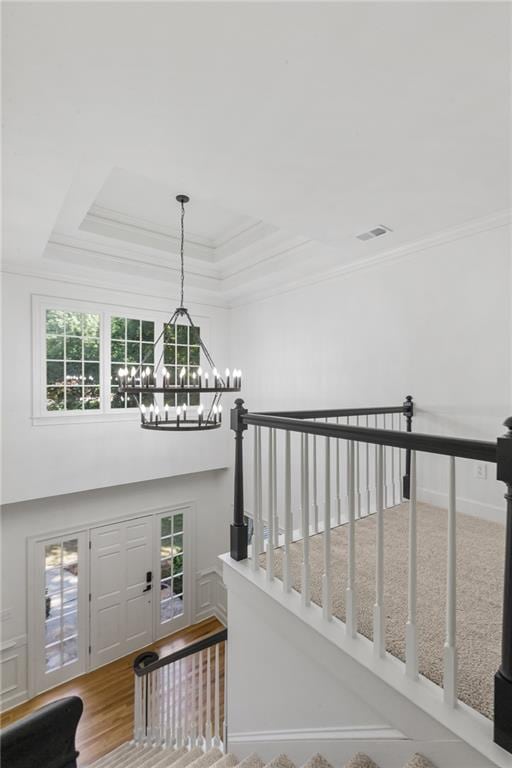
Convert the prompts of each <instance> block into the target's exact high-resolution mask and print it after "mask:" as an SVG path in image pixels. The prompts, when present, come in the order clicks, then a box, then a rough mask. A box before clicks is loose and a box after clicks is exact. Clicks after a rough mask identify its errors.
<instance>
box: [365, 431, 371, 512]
mask: <svg viewBox="0 0 512 768" xmlns="http://www.w3.org/2000/svg"><path fill="white" fill-rule="evenodd" d="M366 427H369V418H368V416H366ZM365 449H366V451H365V452H366V514H367V515H369V514H370V503H371V498H370V497H371V494H370V443H366V444H365Z"/></svg>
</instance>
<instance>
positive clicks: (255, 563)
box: [251, 427, 261, 571]
mask: <svg viewBox="0 0 512 768" xmlns="http://www.w3.org/2000/svg"><path fill="white" fill-rule="evenodd" d="M260 429H261V428H260V427H254V456H253V479H254V506H253V529H252V553H251V555H252V567H253V568H254V570H255V571H257V570H258V568H259V560H258V556H259V550H258V542H259V515H258V510H259V506H260V496H261V485H260V473H259V461H261V447H260Z"/></svg>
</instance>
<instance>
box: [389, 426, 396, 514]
mask: <svg viewBox="0 0 512 768" xmlns="http://www.w3.org/2000/svg"><path fill="white" fill-rule="evenodd" d="M394 424H395V414H394V413H392V414H391V429H392V430H393V429H394ZM389 452H390V454H391V495H392V498H393V501H392V504H393V506H395V504H396V482H395V481H396V478H395V449H394V448H393V447H391V448H390V449H389Z"/></svg>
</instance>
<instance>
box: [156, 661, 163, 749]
mask: <svg viewBox="0 0 512 768" xmlns="http://www.w3.org/2000/svg"><path fill="white" fill-rule="evenodd" d="M156 673H157V674H156V680H157V701H158V736H157V744H158V745H159V746H161V745H162V743H163V740H164V722H165V720H164V712H165V697H164V669H163V667H160V668H159V669H157V670H156Z"/></svg>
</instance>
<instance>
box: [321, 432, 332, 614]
mask: <svg viewBox="0 0 512 768" xmlns="http://www.w3.org/2000/svg"><path fill="white" fill-rule="evenodd" d="M324 478H325V502H324V537H323V539H324V574H323V577H322V611H323V617H324V619H325V620H326V621H331V619H332V594H331V441H330V439H329V438H328V437H326V438H325V472H324Z"/></svg>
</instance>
